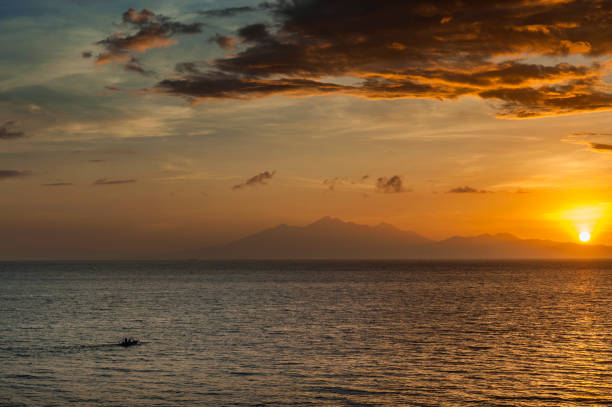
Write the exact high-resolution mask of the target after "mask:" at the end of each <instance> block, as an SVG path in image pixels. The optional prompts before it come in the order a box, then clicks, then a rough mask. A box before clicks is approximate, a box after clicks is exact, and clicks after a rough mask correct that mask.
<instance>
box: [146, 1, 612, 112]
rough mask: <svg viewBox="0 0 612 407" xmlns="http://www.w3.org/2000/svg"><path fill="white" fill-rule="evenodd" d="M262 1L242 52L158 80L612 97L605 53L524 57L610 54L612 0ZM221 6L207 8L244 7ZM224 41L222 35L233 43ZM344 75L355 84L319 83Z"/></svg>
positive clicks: (567, 101)
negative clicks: (529, 59)
mask: <svg viewBox="0 0 612 407" xmlns="http://www.w3.org/2000/svg"><path fill="white" fill-rule="evenodd" d="M258 7H261V8H265V9H267V10H268V11H269V14H270V15H271V16H272V18H273V20H274V21H273V23H262V22H254V23H250V24H248V25H245V26H243V27H240V28H238V29H237V30H236V35H237V37H238V38H239V39H240V40H241V47H240V49H239V51H238V52H235V53H232V54H230V55H228V56H226V57H223V58H220V59H217V60H215V61H213V62H212V69H211V70H209V71H198V72H197V73H194V72H189V73H183V72H177V73H179V74H180V75H181V77H180V78H172V79H166V80H164V81H161V82H160V83H159V84H158V86H157V87H156V89H157V91H162V92H168V93H171V94H176V95H184V96H187V97H189V98H190V99H207V98H237V99H249V98H256V97H265V96H268V95H272V94H278V93H281V94H299V95H320V94H326V93H343V94H349V95H355V96H361V97H366V98H373V99H392V98H435V99H439V100H445V99H456V98H458V97H461V96H468V95H469V96H476V97H480V98H483V99H488V100H491V101H493V102H495V103H496V104H497V105H498V107H499V109H500V116H502V117H511V118H530V117H537V116H546V115H558V114H568V113H576V112H585V111H597V110H608V109H611V108H612V93H609V90H608V89H609V87H608V86H606V84H605V83H604V82H603V79H602V78H603V76H604V75H605V74H606V70H607V65H606V64H605V63H593V64H592V65H589V66H584V65H572V64H569V63H561V64H544V63H526V62H524V61H521V58H524V57H525V56H534V55H535V56H542V57H545V58H546V57H556V58H557V59H558V58H563V57H566V56H568V55H575V54H581V55H585V56H588V57H593V58H598V57H604V56H606V55H609V54H611V53H612V0H598V1H590V0H566V1H553V0H521V1H505V0H491V1H487V2H483V1H481V0H465V1H461V2H459V1H455V0H440V1H436V2H431V1H426V0H415V1H403V0H381V1H376V2H375V1H357V2H355V1H353V0H336V1H333V2H330V1H327V0H294V1H286V0H278V1H275V2H272V3H267V4H266V5H265V7H263V6H258ZM238 9H242V8H238ZM247 9H250V8H249V7H247ZM226 10H227V11H222V10H220V11H217V12H216V13H217V14H215V11H214V10H211V12H212V13H210V14H208V15H219V16H221V15H224V14H225V13H227V14H229V15H231V14H232V13H238V12H242V11H247V10H240V11H238V10H234V9H226ZM205 13H206V12H205ZM147 18H148V17H147ZM213 38H215V37H213ZM224 38H227V37H224ZM224 41H227V40H221V37H219V40H215V42H217V43H218V44H219V45H221V46H222V47H225V48H226V49H229V44H228V43H227V42H224ZM234 45H235V44H234ZM545 58H544V59H545ZM544 59H543V60H544ZM346 76H349V77H353V78H355V79H357V81H358V82H359V83H357V84H356V85H353V86H347V85H340V84H334V83H329V79H328V83H324V82H322V78H330V77H346ZM218 82H222V84H220V83H218ZM332 82H333V81H332Z"/></svg>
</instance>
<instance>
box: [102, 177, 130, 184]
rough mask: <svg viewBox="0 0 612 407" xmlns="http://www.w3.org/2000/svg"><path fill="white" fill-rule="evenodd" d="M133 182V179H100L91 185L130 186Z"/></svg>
mask: <svg viewBox="0 0 612 407" xmlns="http://www.w3.org/2000/svg"><path fill="white" fill-rule="evenodd" d="M133 182H136V180H135V179H115V180H111V179H107V178H100V179H97V180H95V181H94V183H93V185H119V184H131V183H133Z"/></svg>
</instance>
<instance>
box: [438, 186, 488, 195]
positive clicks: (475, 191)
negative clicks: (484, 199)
mask: <svg viewBox="0 0 612 407" xmlns="http://www.w3.org/2000/svg"><path fill="white" fill-rule="evenodd" d="M489 192H491V191H485V190H484V189H480V190H479V189H476V188H472V187H470V186H467V185H466V186H464V187H457V188H453V189H451V190H449V191H448V193H449V194H485V193H489Z"/></svg>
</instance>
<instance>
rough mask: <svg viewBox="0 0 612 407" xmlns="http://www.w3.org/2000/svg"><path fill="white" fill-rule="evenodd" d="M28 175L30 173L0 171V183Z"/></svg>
mask: <svg viewBox="0 0 612 407" xmlns="http://www.w3.org/2000/svg"><path fill="white" fill-rule="evenodd" d="M28 175H30V171H18V170H0V181H1V180H3V179H9V178H20V177H25V176H28Z"/></svg>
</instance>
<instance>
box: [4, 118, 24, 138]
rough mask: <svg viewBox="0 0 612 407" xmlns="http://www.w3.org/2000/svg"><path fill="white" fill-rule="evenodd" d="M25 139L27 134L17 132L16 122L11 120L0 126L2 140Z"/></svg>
mask: <svg viewBox="0 0 612 407" xmlns="http://www.w3.org/2000/svg"><path fill="white" fill-rule="evenodd" d="M22 137H25V133H24V132H23V131H21V130H17V124H16V122H15V121H14V120H9V121H7V122H4V124H2V125H0V140H12V139H17V138H22Z"/></svg>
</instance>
